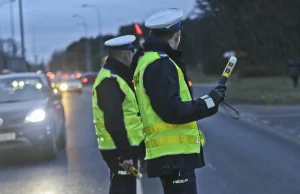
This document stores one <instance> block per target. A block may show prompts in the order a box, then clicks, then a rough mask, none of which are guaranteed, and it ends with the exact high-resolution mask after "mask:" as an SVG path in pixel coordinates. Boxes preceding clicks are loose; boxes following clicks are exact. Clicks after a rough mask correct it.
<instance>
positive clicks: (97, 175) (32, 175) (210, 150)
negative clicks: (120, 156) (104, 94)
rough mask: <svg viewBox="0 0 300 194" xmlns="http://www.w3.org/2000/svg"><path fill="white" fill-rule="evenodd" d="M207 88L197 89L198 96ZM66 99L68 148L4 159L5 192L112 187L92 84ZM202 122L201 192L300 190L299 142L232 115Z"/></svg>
mask: <svg viewBox="0 0 300 194" xmlns="http://www.w3.org/2000/svg"><path fill="white" fill-rule="evenodd" d="M207 89H208V88H206V89H205V88H201V89H199V88H197V89H195V96H198V97H199V96H201V95H202V94H205V92H206V90H207ZM63 102H64V106H65V110H66V116H67V141H68V142H67V149H66V150H61V151H60V152H59V155H58V158H57V159H56V160H54V161H40V160H37V159H36V157H27V153H24V155H22V156H19V157H16V158H10V159H5V160H3V161H1V165H0V193H1V194H8V193H9V194H107V193H108V186H109V178H108V170H107V167H106V164H105V163H104V162H103V160H102V158H101V155H100V153H99V151H98V150H97V144H96V138H95V135H94V128H93V123H92V109H91V88H90V87H85V88H84V93H83V94H81V95H77V94H67V95H65V96H64V97H63ZM200 126H201V128H202V129H203V131H204V132H205V134H206V138H207V144H206V146H205V156H206V162H207V165H206V167H204V168H202V169H198V170H196V173H197V185H198V192H199V193H203V194H254V193H255V194H282V193H284V194H299V193H300V185H299V183H300V148H299V147H297V146H296V145H294V144H292V143H290V142H288V141H286V140H283V139H281V138H279V137H277V136H275V135H272V134H270V133H267V132H264V130H262V129H260V128H257V127H254V126H250V125H248V124H246V123H243V122H241V121H236V120H233V119H231V118H229V117H228V116H227V115H222V114H217V115H215V116H214V117H213V118H208V119H204V120H202V121H201V122H200ZM1 158H2V157H1ZM0 160H1V159H0ZM160 193H162V190H161V186H160V183H159V181H158V180H157V179H147V178H144V179H142V181H141V182H138V194H160Z"/></svg>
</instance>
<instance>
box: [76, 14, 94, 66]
mask: <svg viewBox="0 0 300 194" xmlns="http://www.w3.org/2000/svg"><path fill="white" fill-rule="evenodd" d="M73 17H77V18H80V19H81V20H82V22H83V26H84V30H85V36H86V41H85V60H86V64H85V65H86V69H87V71H91V70H92V63H91V48H90V42H89V37H88V25H87V20H86V19H85V18H84V17H83V16H81V15H78V14H74V15H73Z"/></svg>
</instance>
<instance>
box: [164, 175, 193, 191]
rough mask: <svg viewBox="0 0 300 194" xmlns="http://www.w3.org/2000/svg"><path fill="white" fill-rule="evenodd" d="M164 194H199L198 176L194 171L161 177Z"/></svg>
mask: <svg viewBox="0 0 300 194" xmlns="http://www.w3.org/2000/svg"><path fill="white" fill-rule="evenodd" d="M159 178H160V181H161V183H162V186H163V189H164V194H197V185H196V175H195V171H194V170H190V171H184V172H179V171H178V170H174V171H173V172H172V174H168V175H162V176H160V177H159Z"/></svg>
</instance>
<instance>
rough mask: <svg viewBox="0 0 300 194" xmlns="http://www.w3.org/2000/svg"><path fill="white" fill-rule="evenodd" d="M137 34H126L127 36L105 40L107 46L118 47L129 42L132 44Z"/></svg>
mask: <svg viewBox="0 0 300 194" xmlns="http://www.w3.org/2000/svg"><path fill="white" fill-rule="evenodd" d="M135 39H136V38H135V36H133V35H125V36H119V37H117V38H113V39H110V40H107V41H105V43H104V44H105V46H110V47H118V46H124V45H128V44H132V43H133V42H134V41H135Z"/></svg>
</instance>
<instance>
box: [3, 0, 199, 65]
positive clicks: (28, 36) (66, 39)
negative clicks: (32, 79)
mask: <svg viewBox="0 0 300 194" xmlns="http://www.w3.org/2000/svg"><path fill="white" fill-rule="evenodd" d="M4 1H7V0H0V5H1V4H2V2H4ZM17 1H18V0H17ZM82 3H86V4H93V5H97V6H98V7H99V10H100V12H101V23H102V32H101V33H102V34H114V35H115V34H116V33H117V32H118V28H119V27H120V26H122V25H126V24H130V23H133V22H143V21H144V20H145V18H147V16H149V15H150V14H151V13H153V12H155V11H157V10H160V9H163V8H170V7H175V8H180V9H182V10H183V11H184V13H185V17H186V16H187V14H188V13H189V12H190V11H191V10H192V9H193V7H194V4H195V0H23V12H24V25H25V47H26V56H27V58H28V59H29V60H32V59H33V48H34V46H33V42H34V41H33V40H35V44H34V45H35V48H36V53H37V55H38V56H39V57H40V58H44V59H45V60H49V58H50V56H51V54H52V52H53V51H54V50H60V49H64V48H65V47H66V46H67V45H68V44H70V43H71V42H73V41H74V40H78V39H79V38H80V37H82V36H84V30H83V27H81V26H77V24H76V23H78V22H79V21H80V20H79V19H78V18H73V17H72V15H73V14H75V13H76V14H80V15H82V16H84V17H85V18H86V19H87V21H88V36H93V37H95V36H96V35H97V34H98V31H99V30H98V26H97V17H96V12H95V11H94V10H92V9H88V8H82V7H81V4H82ZM14 15H15V38H16V40H17V41H18V43H20V33H19V31H20V30H19V26H20V23H19V14H18V3H14ZM0 28H1V34H0V37H2V38H3V37H4V38H9V37H11V29H10V17H9V4H5V5H3V6H2V7H1V8H0ZM34 34H35V35H34Z"/></svg>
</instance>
